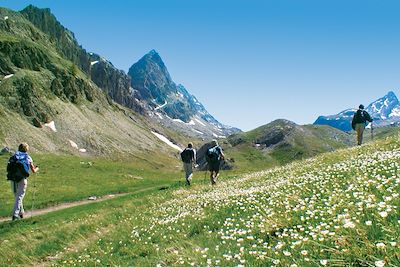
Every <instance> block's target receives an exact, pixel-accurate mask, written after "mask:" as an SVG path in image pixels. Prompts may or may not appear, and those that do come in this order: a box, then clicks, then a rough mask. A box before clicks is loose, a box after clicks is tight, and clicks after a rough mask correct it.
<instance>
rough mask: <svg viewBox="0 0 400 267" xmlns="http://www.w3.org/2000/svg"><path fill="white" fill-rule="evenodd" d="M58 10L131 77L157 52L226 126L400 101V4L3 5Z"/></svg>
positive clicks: (9, 0) (72, 0) (183, 1)
mask: <svg viewBox="0 0 400 267" xmlns="http://www.w3.org/2000/svg"><path fill="white" fill-rule="evenodd" d="M28 4H34V5H36V6H38V7H49V8H50V9H51V10H52V12H53V13H54V14H55V15H56V17H57V18H58V19H59V20H60V22H61V23H62V24H63V25H64V26H66V27H67V28H69V29H70V30H71V31H73V32H74V33H75V36H76V37H77V39H78V41H79V43H80V44H82V46H83V47H84V48H85V49H86V50H88V51H92V52H96V53H99V54H101V55H103V56H104V57H106V58H108V59H109V60H110V61H111V62H113V64H114V65H115V66H116V67H118V68H120V69H123V70H125V71H127V70H128V68H129V67H130V66H131V65H132V64H133V63H134V62H136V61H137V60H138V59H140V58H141V57H142V56H143V55H144V54H146V53H147V52H148V51H150V50H151V49H155V50H157V51H158V52H159V54H160V55H161V57H162V58H163V60H164V62H165V64H166V66H167V67H168V69H169V71H170V74H171V76H172V78H173V80H174V81H175V82H176V83H182V84H183V85H185V87H186V88H187V89H188V90H189V92H191V93H192V94H194V95H195V96H196V97H197V98H198V99H199V100H200V101H201V102H202V103H203V104H204V106H205V107H206V108H207V109H208V111H209V112H210V113H211V114H212V115H214V116H215V117H216V118H217V119H218V120H220V121H221V122H222V123H225V124H228V125H232V126H237V127H239V128H241V129H243V130H250V129H253V128H255V127H258V126H261V125H263V124H266V123H268V122H270V121H272V120H274V119H277V118H286V119H289V120H292V121H294V122H296V123H299V124H308V123H313V122H314V120H315V119H316V118H317V117H318V115H328V114H335V113H338V112H339V111H342V110H344V109H346V108H350V107H356V106H358V105H359V104H360V103H364V104H369V103H370V102H371V101H373V100H375V99H377V98H379V97H381V96H383V95H385V94H386V93H387V92H388V91H389V90H392V91H394V92H395V93H396V94H398V93H399V90H398V88H399V84H400V16H399V14H400V1H378V0H373V1H371V0H363V1H351V0H345V1H341V0H334V1H333V0H324V1H321V0H315V1H311V0H302V1H299V0H292V1H288V0H279V1H276V0H274V1H272V0H271V1H268V0H265V1H251V0H248V1H245V0H243V1H232V0H231V1H223V0H219V1H216V0H203V1H194V0H193V1H188V0H171V1H167V0H159V1H155V0H135V1H122V0H114V1H106V0H102V1H99V0H85V1H83V0H80V1H78V0H68V1H67V0H64V1H61V0H57V1H54V0H53V1H50V0H47V1H46V0H41V1H40V0H37V1H35V0H32V1H25V0H6V1H1V0H0V6H3V7H8V8H11V9H14V10H20V9H22V8H24V7H25V6H26V5H28Z"/></svg>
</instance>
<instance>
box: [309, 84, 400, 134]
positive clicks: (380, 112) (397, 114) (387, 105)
mask: <svg viewBox="0 0 400 267" xmlns="http://www.w3.org/2000/svg"><path fill="white" fill-rule="evenodd" d="M356 110H357V109H346V110H344V111H342V112H340V113H338V114H336V115H329V116H319V117H318V119H317V120H316V121H315V122H314V124H318V125H330V126H332V127H335V128H338V129H340V130H343V131H350V130H351V120H352V118H353V115H354V112H355V111H356ZM365 110H366V111H367V112H368V113H369V114H370V115H371V117H372V118H373V119H374V124H375V125H376V126H385V125H389V124H391V123H393V122H400V102H399V100H398V98H397V96H396V94H395V93H394V92H392V91H390V92H388V93H387V94H386V95H385V96H383V97H381V98H379V99H378V100H376V101H374V102H372V103H371V104H369V105H368V106H367V108H366V109H365Z"/></svg>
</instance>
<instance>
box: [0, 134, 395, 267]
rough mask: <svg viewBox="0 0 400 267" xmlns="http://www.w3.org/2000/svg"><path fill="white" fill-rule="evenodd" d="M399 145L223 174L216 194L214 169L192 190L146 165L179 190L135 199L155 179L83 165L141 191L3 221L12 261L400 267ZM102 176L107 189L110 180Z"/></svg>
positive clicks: (6, 259) (4, 254)
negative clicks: (211, 182) (212, 178)
mask: <svg viewBox="0 0 400 267" xmlns="http://www.w3.org/2000/svg"><path fill="white" fill-rule="evenodd" d="M398 138H399V137H398V136H396V137H394V138H388V139H385V140H380V141H376V142H374V143H370V144H367V145H363V146H361V147H353V148H349V149H343V150H338V151H335V152H332V153H326V154H323V155H320V156H317V157H315V158H311V159H307V160H304V161H297V162H294V163H291V164H288V165H285V166H283V167H275V168H271V169H268V170H264V171H257V172H251V173H247V174H239V173H233V172H232V173H230V172H223V175H222V176H221V178H220V181H219V183H218V184H217V185H216V186H214V187H212V186H211V185H209V183H208V180H206V181H204V176H203V175H204V173H196V176H195V179H194V185H193V186H191V187H185V186H183V183H181V184H179V183H178V180H181V181H183V179H182V178H180V177H178V176H182V173H181V172H179V171H175V172H174V171H171V172H166V171H162V172H158V171H157V170H154V169H153V171H154V172H150V171H144V170H143V172H145V173H142V175H143V176H146V177H147V175H149V179H148V180H149V181H148V183H151V182H150V181H153V182H154V181H155V180H156V181H164V180H163V179H165V180H166V181H169V182H170V184H171V186H170V187H169V188H168V189H166V190H159V189H160V187H158V188H156V189H155V190H151V191H143V192H136V193H135V190H134V188H140V186H145V185H144V184H140V183H144V180H145V179H144V180H143V181H142V180H141V182H140V181H134V182H132V181H131V182H132V184H129V182H127V181H125V182H122V180H123V179H125V178H119V177H120V176H123V175H125V174H126V173H129V171H127V170H129V167H127V166H129V165H127V166H121V165H119V166H118V164H117V165H115V166H114V165H112V164H111V163H110V164H111V165H107V164H106V163H104V164H103V165H101V164H97V163H96V161H94V164H93V165H92V166H90V167H88V166H85V165H84V164H82V166H81V165H79V168H82V169H79V168H78V167H77V168H78V170H81V171H83V172H85V170H86V169H85V168H89V169H90V168H92V169H93V172H94V173H97V174H96V175H95V174H93V175H90V174H89V171H88V173H87V174H86V175H88V176H89V177H92V178H91V179H95V178H94V177H103V178H102V179H104V180H107V181H108V180H109V179H106V177H105V176H106V175H105V173H110V174H113V175H114V177H116V178H115V179H116V181H121V182H122V183H126V184H125V185H124V186H122V187H120V186H121V185H117V184H118V182H117V183H114V184H113V183H112V182H109V181H108V182H107V183H110V184H108V185H107V186H108V187H109V189H113V190H115V191H114V192H116V191H123V190H122V189H121V188H125V189H126V191H127V192H129V191H130V192H132V194H129V195H125V196H122V197H119V198H115V199H110V200H107V201H104V202H100V203H92V204H90V205H85V206H79V207H74V208H70V209H66V210H60V211H57V212H53V213H50V214H48V215H44V216H38V217H34V218H30V219H27V220H22V221H17V222H6V223H2V224H0V237H1V238H0V258H2V259H3V261H2V262H1V263H0V265H2V266H16V265H35V264H40V265H41V266H47V265H48V266H293V267H294V266H377V267H379V266H400V249H399V240H400V213H399V206H400V178H399V168H400V142H399V140H398ZM39 159H40V156H39V157H38V160H39ZM48 160H49V159H48ZM72 161H73V160H72V159H71V162H72ZM56 162H58V161H56V160H55V161H54V164H56ZM78 163H79V164H80V162H79V160H78ZM99 163H100V162H99ZM96 166H97V167H96ZM117 166H118V167H117ZM96 168H98V169H96ZM121 169H122V170H124V172H122V171H121ZM78 170H77V172H76V173H75V174H74V175H80V177H83V176H82V174H81V172H79V174H78ZM139 170H140V169H138V168H134V167H132V169H131V171H132V172H135V174H134V175H139V174H138V171H139ZM49 172H50V170H49ZM102 172H103V173H104V175H103V176H102V175H101V173H102ZM157 173H158V175H157ZM118 174H119V175H120V176H118ZM151 174H153V175H154V176H151ZM42 175H43V176H45V174H42ZM161 176H162V177H161ZM49 177H50V175H49ZM150 177H152V178H150ZM179 178H180V179H179ZM39 179H40V178H39ZM76 179H78V178H76ZM78 180H79V179H78ZM125 180H126V179H125ZM93 181H96V180H93ZM97 181H98V182H97V183H98V189H97V190H100V189H99V188H102V187H103V185H101V182H106V181H103V180H97ZM50 182H51V181H50ZM135 183H138V184H136V185H135ZM161 184H162V183H161V182H160V184H158V185H161ZM91 186H92V185H89V184H86V183H84V184H83V185H82V190H86V191H87V192H89V191H90V190H91ZM2 190H3V189H2ZM66 191H68V190H66ZM111 191H112V190H111ZM98 192H104V193H105V191H98ZM124 192H125V191H124ZM75 194H76V195H79V193H75ZM27 198H28V199H29V195H28V197H27ZM43 198H44V200H43V203H46V201H47V203H49V199H47V200H45V199H46V197H45V196H43ZM60 201H62V199H61V198H60ZM21 255H23V256H21Z"/></svg>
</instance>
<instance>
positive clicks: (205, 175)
mask: <svg viewBox="0 0 400 267" xmlns="http://www.w3.org/2000/svg"><path fill="white" fill-rule="evenodd" d="M207 165H208V162H206V165H205V168H206V170H205V172H204V180H203V183H205V182H206V178H207V170H208V168H207Z"/></svg>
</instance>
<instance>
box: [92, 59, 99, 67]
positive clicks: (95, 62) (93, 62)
mask: <svg viewBox="0 0 400 267" xmlns="http://www.w3.org/2000/svg"><path fill="white" fill-rule="evenodd" d="M97 63H99V61H98V60H96V61H92V62H90V66H93V65H94V64H97Z"/></svg>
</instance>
